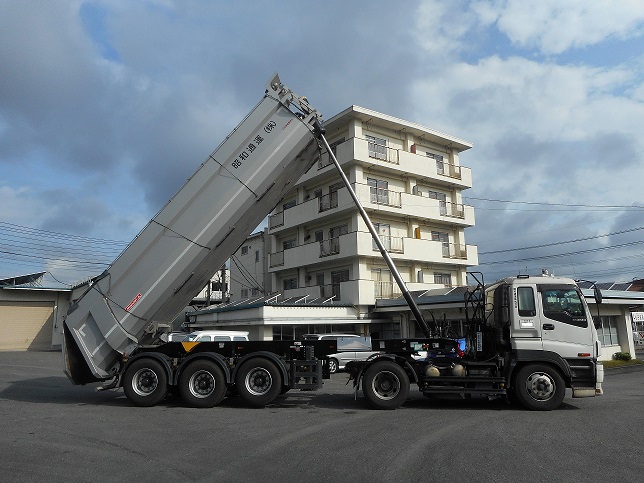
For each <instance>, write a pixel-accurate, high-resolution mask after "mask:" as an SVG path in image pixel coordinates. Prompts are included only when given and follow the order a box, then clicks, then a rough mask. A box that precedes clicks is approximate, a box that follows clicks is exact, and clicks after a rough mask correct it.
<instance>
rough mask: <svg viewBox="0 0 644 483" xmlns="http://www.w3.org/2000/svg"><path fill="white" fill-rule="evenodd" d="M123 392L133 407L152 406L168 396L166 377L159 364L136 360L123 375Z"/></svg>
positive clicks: (151, 361) (143, 359)
mask: <svg viewBox="0 0 644 483" xmlns="http://www.w3.org/2000/svg"><path fill="white" fill-rule="evenodd" d="M123 391H124V392H125V395H126V396H127V398H128V400H129V401H130V402H131V403H132V404H134V405H135V406H143V407H148V406H154V405H155V404H158V403H160V402H161V401H163V399H164V398H165V397H166V395H167V394H168V375H167V374H166V372H165V369H164V368H163V366H162V365H161V363H160V362H158V361H156V360H154V359H150V358H142V359H137V360H135V361H133V362H132V363H131V364H130V365H129V366H128V368H127V369H126V371H125V374H124V375H123Z"/></svg>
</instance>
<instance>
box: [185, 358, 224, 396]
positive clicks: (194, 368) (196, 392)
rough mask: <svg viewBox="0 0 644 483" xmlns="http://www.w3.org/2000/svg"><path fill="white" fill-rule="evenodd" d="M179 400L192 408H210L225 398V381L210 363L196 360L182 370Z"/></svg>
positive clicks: (218, 370)
mask: <svg viewBox="0 0 644 483" xmlns="http://www.w3.org/2000/svg"><path fill="white" fill-rule="evenodd" d="M179 391H180V393H181V399H183V401H184V402H185V403H186V404H187V405H188V406H191V407H193V408H211V407H213V406H216V405H217V404H219V403H220V402H221V401H222V400H223V399H224V397H225V396H226V379H225V378H224V373H223V372H222V370H221V368H220V367H219V366H217V364H215V363H214V362H212V361H208V360H204V359H201V360H197V361H194V362H192V363H190V364H188V367H186V368H185V369H184V371H183V372H182V373H181V377H180V378H179Z"/></svg>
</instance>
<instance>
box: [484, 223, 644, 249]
mask: <svg viewBox="0 0 644 483" xmlns="http://www.w3.org/2000/svg"><path fill="white" fill-rule="evenodd" d="M639 230H644V226H640V227H637V228H631V229H629V230H622V231H615V232H612V233H606V234H604V235H595V236H588V237H584V238H576V239H574V240H566V241H561V242H553V243H545V244H543V245H533V246H529V247H520V248H507V249H504V250H493V251H490V252H479V255H491V254H494V253H507V252H517V251H521V250H532V249H534V248H545V247H552V246H558V245H565V244H568V243H577V242H580V241H588V240H595V239H598V238H606V237H608V236H613V235H621V234H624V233H631V232H634V231H639Z"/></svg>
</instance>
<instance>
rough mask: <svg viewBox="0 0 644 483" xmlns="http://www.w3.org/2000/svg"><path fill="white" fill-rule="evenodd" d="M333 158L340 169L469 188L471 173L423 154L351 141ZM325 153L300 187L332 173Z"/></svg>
mask: <svg viewBox="0 0 644 483" xmlns="http://www.w3.org/2000/svg"><path fill="white" fill-rule="evenodd" d="M335 149H336V156H337V158H338V161H339V162H340V164H341V165H344V164H347V163H349V162H352V161H354V160H355V161H357V162H359V163H363V164H365V165H369V166H373V165H376V166H379V167H380V168H382V169H383V170H385V171H392V172H397V173H405V174H406V175H412V176H416V177H418V178H429V179H432V180H433V181H434V182H436V183H438V184H440V183H443V184H446V185H449V186H455V187H458V188H460V189H467V188H471V187H472V170H471V169H470V168H467V167H464V166H457V165H454V164H450V163H449V162H448V160H447V159H444V160H443V161H440V162H439V161H437V160H436V159H433V158H430V157H428V156H427V155H425V154H416V153H414V152H410V151H404V150H402V149H396V148H391V147H389V146H380V145H375V144H374V143H372V142H369V141H368V140H367V139H362V138H350V139H347V140H346V141H345V142H344V143H342V144H338V145H337V146H336V148H335ZM332 165H333V162H332V161H331V158H330V157H329V154H328V153H324V154H322V156H321V157H320V160H319V162H318V169H317V170H316V169H311V170H309V171H308V172H307V173H306V174H304V175H303V176H302V177H301V178H300V181H299V182H298V185H299V184H303V183H307V182H308V181H310V180H311V179H313V178H315V177H316V176H318V174H320V172H322V171H324V170H332V169H335V168H334V167H333V166H332Z"/></svg>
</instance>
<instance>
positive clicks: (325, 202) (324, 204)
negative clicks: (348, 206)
mask: <svg viewBox="0 0 644 483" xmlns="http://www.w3.org/2000/svg"><path fill="white" fill-rule="evenodd" d="M318 203H319V205H318V213H322V212H323V211H327V210H330V209H332V208H337V207H338V192H337V191H333V192H331V193H329V194H328V195H324V196H320V197H319V198H318Z"/></svg>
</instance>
